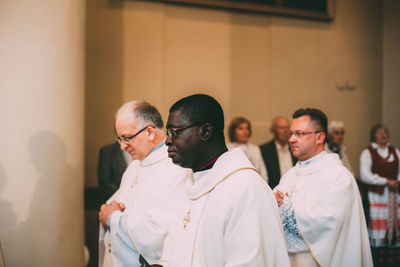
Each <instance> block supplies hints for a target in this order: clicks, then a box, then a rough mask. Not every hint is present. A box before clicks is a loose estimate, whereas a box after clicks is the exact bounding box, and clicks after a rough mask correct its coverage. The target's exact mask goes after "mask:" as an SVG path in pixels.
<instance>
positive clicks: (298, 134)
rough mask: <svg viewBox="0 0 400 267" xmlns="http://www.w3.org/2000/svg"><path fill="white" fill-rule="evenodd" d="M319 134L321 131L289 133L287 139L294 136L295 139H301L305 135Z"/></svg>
mask: <svg viewBox="0 0 400 267" xmlns="http://www.w3.org/2000/svg"><path fill="white" fill-rule="evenodd" d="M320 132H322V131H312V132H290V133H289V137H292V136H294V137H297V138H301V137H303V136H305V135H307V134H314V133H320Z"/></svg>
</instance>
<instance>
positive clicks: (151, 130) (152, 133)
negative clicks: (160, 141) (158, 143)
mask: <svg viewBox="0 0 400 267" xmlns="http://www.w3.org/2000/svg"><path fill="white" fill-rule="evenodd" d="M146 131H147V134H148V137H149V140H150V141H153V140H154V139H155V138H156V131H157V130H156V129H155V128H154V127H151V126H150V127H147V129H146Z"/></svg>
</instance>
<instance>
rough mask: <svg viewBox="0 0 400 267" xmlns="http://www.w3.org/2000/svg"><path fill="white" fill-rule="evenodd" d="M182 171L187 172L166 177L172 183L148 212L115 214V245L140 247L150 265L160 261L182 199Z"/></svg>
mask: <svg viewBox="0 0 400 267" xmlns="http://www.w3.org/2000/svg"><path fill="white" fill-rule="evenodd" d="M183 174H186V172H180V173H176V176H174V175H171V177H168V178H166V177H164V178H165V180H169V181H171V182H170V183H169V185H168V186H163V188H162V190H160V191H161V192H162V193H161V194H160V195H159V196H158V197H157V198H156V199H154V203H152V204H151V205H150V206H149V209H148V210H147V212H146V213H145V214H134V213H131V212H128V213H127V212H114V213H112V215H111V216H112V217H111V223H110V233H111V235H112V243H113V246H114V248H118V247H125V246H129V247H130V248H131V251H136V249H137V251H138V252H139V253H140V254H142V255H143V256H144V258H145V259H146V260H147V261H148V262H149V263H150V264H155V263H157V261H158V260H159V259H160V257H161V253H162V249H163V243H164V239H165V237H166V235H167V232H168V230H169V227H170V225H171V223H172V222H173V221H174V219H175V217H176V214H177V212H178V209H179V205H180V203H181V200H182V193H183V192H184V191H183V182H184V178H185V177H186V176H185V175H183ZM178 176H182V177H178ZM172 178H174V179H172ZM173 182H175V183H174V184H173ZM150 199H151V198H149V201H151V200H150ZM135 247H136V249H135Z"/></svg>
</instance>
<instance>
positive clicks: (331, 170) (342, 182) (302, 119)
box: [274, 108, 372, 267]
mask: <svg viewBox="0 0 400 267" xmlns="http://www.w3.org/2000/svg"><path fill="white" fill-rule="evenodd" d="M326 134H327V117H326V116H325V114H324V113H323V112H322V111H320V110H318V109H310V108H308V109H299V110H297V111H296V112H295V113H294V114H293V121H292V125H291V127H290V138H289V143H290V147H291V149H292V151H293V155H294V156H295V157H297V158H298V159H299V161H298V162H297V164H296V166H295V167H293V168H292V169H290V170H289V171H288V172H287V173H286V174H285V175H284V176H283V177H282V179H281V181H280V183H279V185H278V186H277V187H275V189H274V191H275V196H276V199H277V202H278V206H279V207H280V213H281V219H282V223H283V229H284V231H285V235H286V244H287V248H288V251H289V257H290V260H291V264H292V266H296V267H297V266H300V267H301V266H304V267H313V266H332V267H333V266H352V267H356V266H358V267H366V266H372V257H371V250H370V247H369V242H368V233H367V227H366V224H365V217H364V212H363V208H362V204H361V198H360V193H359V191H358V188H357V184H356V182H355V179H354V177H353V175H352V174H351V173H350V172H349V171H348V170H347V169H346V168H345V167H344V166H343V165H342V163H341V161H340V159H339V157H338V155H337V154H328V153H327V152H325V151H324V142H325V138H326Z"/></svg>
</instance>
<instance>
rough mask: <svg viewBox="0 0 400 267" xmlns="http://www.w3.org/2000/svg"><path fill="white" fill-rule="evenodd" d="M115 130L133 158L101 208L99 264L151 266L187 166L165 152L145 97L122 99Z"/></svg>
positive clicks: (175, 206)
mask: <svg viewBox="0 0 400 267" xmlns="http://www.w3.org/2000/svg"><path fill="white" fill-rule="evenodd" d="M115 132H116V135H117V141H118V142H119V144H120V146H121V149H122V150H125V151H127V152H128V153H129V154H130V155H131V157H132V159H133V161H132V162H131V163H130V164H129V166H128V168H127V169H126V171H125V173H124V175H123V177H122V181H121V185H120V188H119V189H118V190H117V192H115V194H114V195H113V196H112V197H111V198H110V199H109V200H108V201H107V203H106V204H103V205H102V207H101V209H100V212H99V220H100V223H101V225H102V227H100V240H99V266H104V267H108V266H113V267H118V266H134V267H135V266H150V264H153V263H157V262H158V260H159V259H160V257H161V253H162V248H163V243H164V239H165V237H166V235H167V231H168V229H169V227H170V225H171V222H172V221H173V220H174V219H175V218H176V216H177V214H176V213H177V212H178V211H179V204H180V201H181V198H182V195H183V193H184V187H183V186H184V182H185V180H186V179H187V177H188V174H189V173H190V170H188V169H184V168H181V167H178V166H176V165H174V164H173V163H172V161H171V159H170V158H168V153H167V146H166V145H165V144H164V143H165V133H164V130H163V121H162V118H161V115H160V113H159V112H158V111H157V109H156V108H155V107H154V106H152V105H150V104H149V103H147V102H144V101H131V102H128V103H126V104H124V105H123V106H122V107H121V108H120V109H119V110H118V111H117V113H116V115H115Z"/></svg>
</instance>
